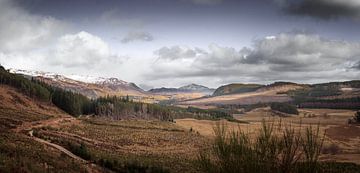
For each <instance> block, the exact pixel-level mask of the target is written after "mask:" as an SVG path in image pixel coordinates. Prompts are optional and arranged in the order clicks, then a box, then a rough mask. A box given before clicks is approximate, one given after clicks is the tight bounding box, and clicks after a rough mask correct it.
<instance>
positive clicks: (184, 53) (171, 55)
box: [154, 46, 198, 60]
mask: <svg viewBox="0 0 360 173" xmlns="http://www.w3.org/2000/svg"><path fill="white" fill-rule="evenodd" d="M197 52H198V50H197V49H195V50H192V49H190V48H188V47H185V46H173V47H162V48H160V49H158V50H156V51H155V52H154V53H155V54H156V55H157V56H158V58H159V59H163V60H176V59H187V58H194V57H195V56H196V53H197Z"/></svg>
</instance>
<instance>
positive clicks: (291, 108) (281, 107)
mask: <svg viewBox="0 0 360 173" xmlns="http://www.w3.org/2000/svg"><path fill="white" fill-rule="evenodd" d="M270 107H271V109H272V110H275V111H279V112H283V113H287V114H296V115H299V111H298V110H297V108H296V106H295V105H292V104H289V103H271V105H270Z"/></svg>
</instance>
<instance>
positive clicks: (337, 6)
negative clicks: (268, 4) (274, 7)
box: [277, 0, 360, 19]
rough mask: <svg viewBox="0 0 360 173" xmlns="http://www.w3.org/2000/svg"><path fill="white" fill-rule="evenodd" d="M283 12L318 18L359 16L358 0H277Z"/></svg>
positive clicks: (359, 2)
mask: <svg viewBox="0 0 360 173" xmlns="http://www.w3.org/2000/svg"><path fill="white" fill-rule="evenodd" d="M277 2H279V3H280V5H281V6H282V8H283V10H284V12H286V13H288V14H291V15H300V16H310V17H315V18H320V19H336V18H340V17H349V18H355V19H358V18H359V17H360V1H358V0H300V1H293V0H278V1H277Z"/></svg>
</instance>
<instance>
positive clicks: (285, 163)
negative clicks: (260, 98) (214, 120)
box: [198, 122, 323, 173]
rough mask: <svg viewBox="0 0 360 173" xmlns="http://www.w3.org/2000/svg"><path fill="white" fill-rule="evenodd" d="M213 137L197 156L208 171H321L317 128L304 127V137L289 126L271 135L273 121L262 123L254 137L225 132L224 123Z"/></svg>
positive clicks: (240, 133) (221, 172) (276, 172)
mask: <svg viewBox="0 0 360 173" xmlns="http://www.w3.org/2000/svg"><path fill="white" fill-rule="evenodd" d="M214 132H215V140H214V142H213V144H212V147H211V148H210V149H209V150H205V151H201V152H200V153H199V155H198V164H199V166H200V169H201V170H203V171H204V172H208V173H238V172H242V173H255V172H268V173H278V172H283V173H289V172H290V173H292V172H307V173H314V172H319V171H321V167H320V165H319V163H318V158H319V155H320V151H321V148H322V143H323V137H321V135H320V133H319V129H317V130H315V129H313V128H311V127H308V128H307V129H306V133H305V135H304V136H302V135H301V134H300V132H295V130H294V129H293V128H291V127H285V129H284V131H283V132H282V135H275V134H274V126H273V124H266V123H265V122H263V125H262V128H261V129H260V131H259V133H258V135H257V136H256V137H255V139H254V140H251V138H250V135H249V134H246V133H244V132H242V131H240V132H234V131H233V132H228V131H227V129H226V126H225V125H220V124H218V125H217V126H216V127H215V128H214ZM299 160H301V161H302V162H299Z"/></svg>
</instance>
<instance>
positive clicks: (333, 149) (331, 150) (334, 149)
mask: <svg viewBox="0 0 360 173" xmlns="http://www.w3.org/2000/svg"><path fill="white" fill-rule="evenodd" d="M339 152H340V148H339V146H337V145H335V144H331V145H328V146H324V147H323V149H322V153H323V154H332V155H334V154H338V153H339Z"/></svg>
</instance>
